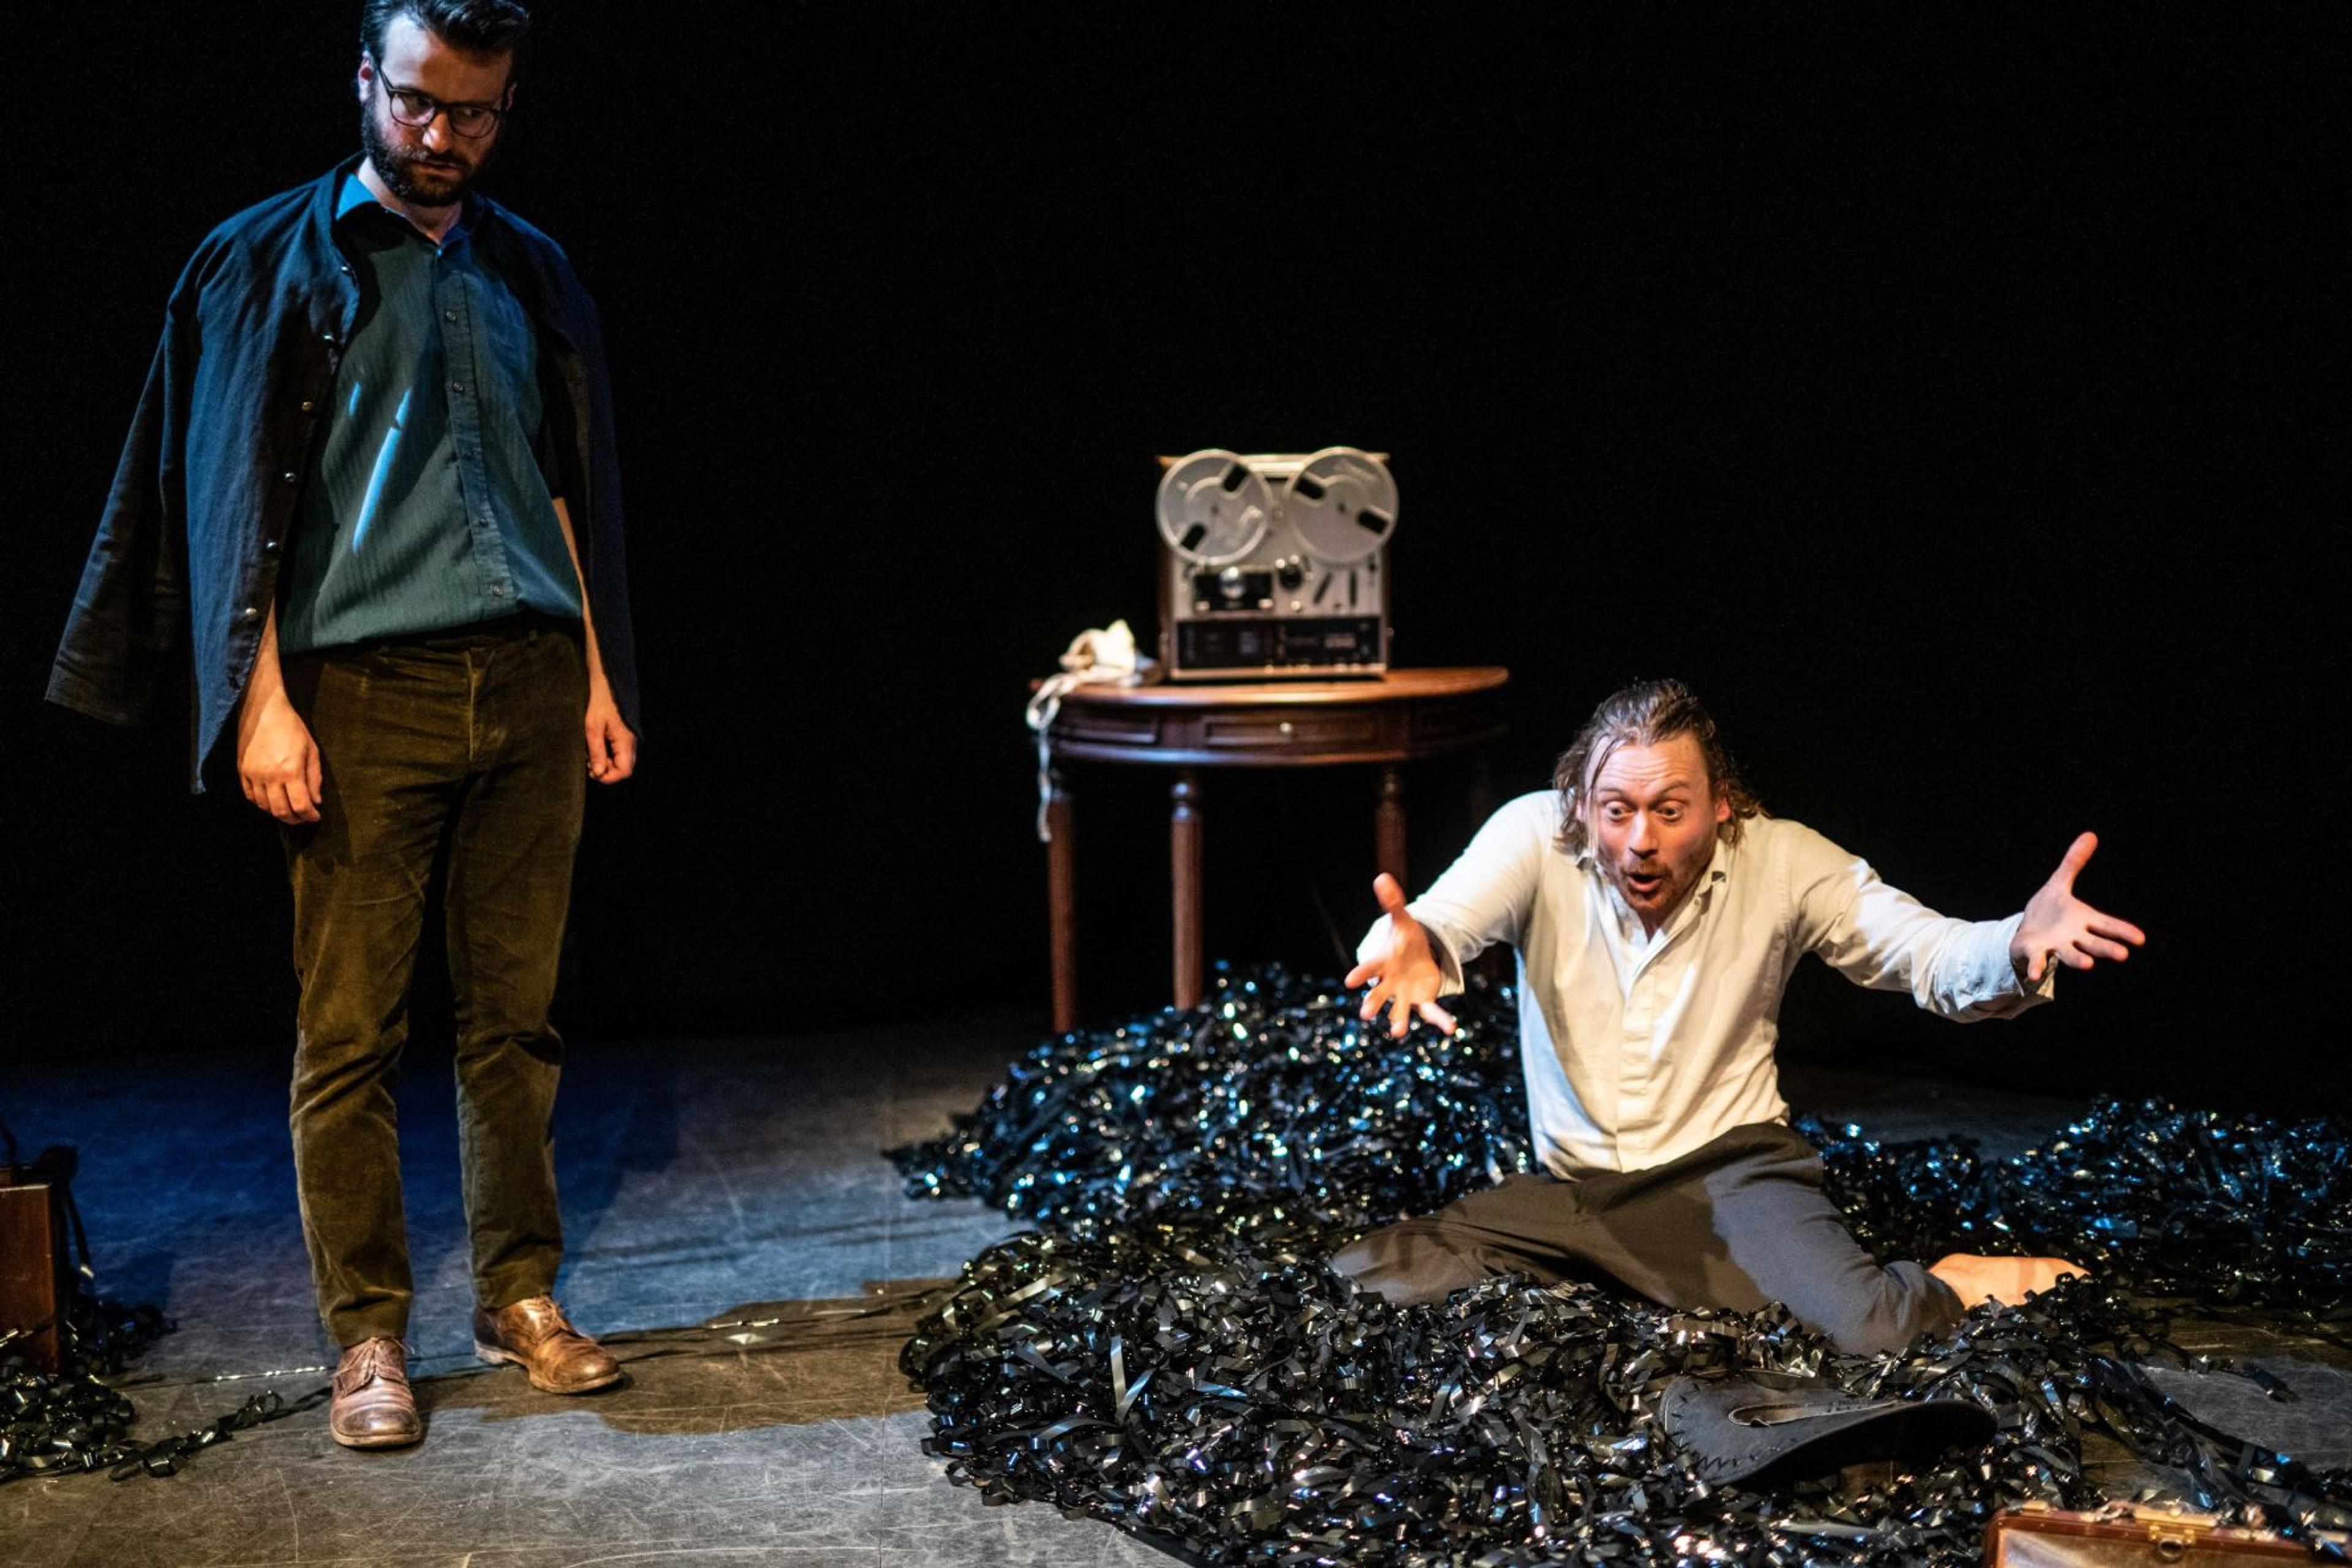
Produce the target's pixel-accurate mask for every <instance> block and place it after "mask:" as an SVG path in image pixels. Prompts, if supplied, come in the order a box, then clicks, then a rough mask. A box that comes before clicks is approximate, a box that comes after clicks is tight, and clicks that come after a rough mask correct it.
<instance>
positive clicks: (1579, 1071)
mask: <svg viewBox="0 0 2352 1568" xmlns="http://www.w3.org/2000/svg"><path fill="white" fill-rule="evenodd" d="M1553 783H1554V784H1555V786H1556V788H1555V789H1554V790H1552V791H1546V792H1541V793H1538V794H1535V795H1522V796H1521V797H1519V798H1518V799H1517V800H1515V801H1512V802H1511V803H1510V804H1509V805H1506V806H1504V807H1503V808H1502V810H1500V811H1498V812H1496V814H1495V815H1494V816H1493V817H1492V818H1490V819H1489V820H1488V821H1487V823H1486V826H1484V827H1482V828H1481V829H1480V830H1479V831H1478V834H1477V837H1475V838H1474V839H1472V841H1471V844H1470V847H1469V848H1468V849H1467V850H1465V852H1464V853H1463V855H1462V858H1460V859H1458V860H1456V861H1455V862H1454V865H1453V866H1452V867H1451V868H1448V869H1447V871H1446V872H1445V874H1444V876H1442V877H1440V878H1439V879H1437V881H1436V882H1435V883H1434V884H1433V886H1432V887H1431V888H1430V889H1429V891H1428V892H1427V893H1426V894H1424V895H1423V897H1421V898H1420V899H1417V900H1414V901H1413V902H1412V903H1411V904H1407V903H1406V902H1405V899H1404V891H1403V889H1402V888H1400V887H1398V885H1397V883H1396V880H1395V879H1394V878H1391V877H1389V876H1387V875H1385V874H1383V875H1382V876H1381V878H1380V879H1378V880H1377V881H1376V882H1375V883H1374V884H1373V890H1374V892H1375V894H1376V895H1377V896H1378V897H1379V899H1380V901H1381V908H1382V909H1383V910H1386V911H1387V912H1386V913H1385V914H1383V915H1382V916H1381V920H1380V921H1379V922H1378V923H1377V924H1375V925H1374V926H1373V927H1372V929H1371V931H1370V933H1369V934H1368V935H1367V936H1366V937H1365V938H1364V941H1363V944H1362V946H1361V947H1360V949H1359V950H1358V952H1357V956H1358V958H1359V959H1360V963H1358V964H1357V965H1356V967H1355V968H1354V969H1353V970H1351V971H1350V972H1349V975H1348V984H1349V985H1362V984H1368V983H1369V984H1370V992H1369V993H1368V994H1367V995H1366V996H1365V998H1364V1004H1363V1016H1364V1017H1365V1018H1366V1019H1367V1020H1370V1019H1372V1018H1375V1017H1377V1016H1378V1015H1379V1013H1380V1010H1381V1008H1382V1007H1388V1008H1389V1009H1390V1014H1389V1028H1390V1031H1391V1033H1392V1034H1395V1035H1399V1036H1402V1034H1404V1032H1405V1031H1406V1030H1407V1029H1408V1028H1409V1027H1411V1026H1412V1017H1413V1016H1414V1015H1415V1014H1418V1015H1419V1016H1421V1018H1423V1020H1424V1021H1426V1022H1428V1023H1430V1024H1432V1025H1433V1026H1437V1027H1439V1028H1444V1029H1451V1028H1452V1027H1453V1026H1454V1019H1453V1018H1452V1016H1450V1015H1448V1014H1447V1013H1446V1012H1445V1011H1444V1009H1443V1008H1442V1007H1440V1006H1439V1005H1438V1001H1437V999H1438V998H1439V997H1441V996H1444V995H1449V994H1454V993H1456V992H1459V991H1460V990H1461V989H1462V965H1463V964H1464V963H1466V962H1467V961H1468V960H1470V959H1471V958H1473V957H1475V955H1476V954H1477V953H1478V952H1479V951H1480V950H1481V949H1483V948H1485V947H1486V946H1487V945H1489V944H1490V943H1493V942H1509V943H1510V944H1512V946H1513V947H1515V948H1516V949H1517V952H1518V964H1519V969H1518V974H1519V1047H1520V1050H1519V1054H1520V1059H1521V1065H1522V1068H1523V1070H1524V1071H1525V1072H1526V1075H1527V1086H1528V1115H1529V1119H1530V1121H1532V1123H1533V1131H1534V1142H1535V1150H1536V1155H1537V1159H1538V1162H1539V1163H1541V1165H1542V1167H1543V1170H1542V1172H1540V1173H1536V1174H1532V1175H1523V1176H1514V1177H1512V1178H1511V1179H1509V1180H1508V1181H1507V1182H1505V1183H1504V1184H1502V1185H1501V1186H1499V1187H1496V1188H1492V1189H1489V1190H1487V1191H1486V1192H1481V1193H1475V1194H1471V1195H1470V1196H1468V1197H1466V1198H1464V1199H1462V1200H1461V1201H1460V1202H1458V1203H1454V1204H1451V1205H1447V1206H1446V1207H1445V1208H1444V1209H1441V1210H1440V1211H1438V1212H1437V1213H1436V1214H1434V1215H1429V1216H1428V1217H1426V1218H1423V1219H1413V1220H1407V1221H1405V1222H1403V1223H1402V1224H1400V1225H1394V1226H1388V1227H1386V1228H1384V1229H1381V1230H1377V1231H1374V1232H1372V1233H1371V1234H1370V1235H1369V1236H1366V1237H1363V1238H1362V1239H1360V1240H1359V1241H1357V1242H1355V1243H1354V1244H1353V1245H1351V1246H1349V1247H1347V1248H1345V1249H1343V1250H1342V1251H1341V1252H1340V1253H1339V1255H1338V1256H1337V1257H1336V1258H1333V1259H1332V1264H1333V1267H1335V1268H1339V1269H1340V1270H1341V1271H1343V1272H1345V1273H1347V1274H1349V1275H1350V1276H1352V1277H1354V1279H1356V1280H1357V1282H1358V1283H1359V1284H1360V1285H1362V1286H1363V1287H1364V1288H1366V1289H1370V1290H1374V1291H1377V1292H1378V1293H1379V1294H1381V1296H1383V1297H1385V1298H1387V1299H1388V1300H1391V1301H1395V1302H1398V1303H1400V1304H1403V1303H1408V1302H1414V1301H1432V1300H1443V1299H1444V1297H1445V1296H1446V1295H1448V1294H1450V1293H1451V1292H1452V1291H1454V1290H1455V1289H1459V1288H1460V1287H1462V1286H1464V1285H1467V1284H1470V1283H1472V1282H1474V1281H1475V1280H1478V1279H1485V1278H1487V1277H1489V1276H1491V1275H1495V1274H1500V1273H1506V1272H1514V1273H1520V1274H1526V1275H1531V1276H1533V1277H1534V1278H1536V1279H1541V1280H1546V1281H1552V1280H1558V1279H1564V1278H1572V1277H1580V1276H1588V1275H1592V1274H1603V1275H1607V1276H1609V1277H1612V1278H1613V1279H1617V1280H1619V1281H1620V1282H1622V1283H1623V1284H1624V1285H1626V1286H1628V1287H1630V1288H1632V1289H1635V1290H1638V1291H1640V1292H1641V1293H1642V1294H1643V1295H1644V1296H1647V1297H1649V1298H1651V1299H1652V1300H1656V1301H1661V1302H1664V1304H1666V1305H1667V1306H1670V1307H1727V1308H1733V1309H1736V1310H1742V1311H1752V1310H1755V1309H1757V1308H1759V1307H1761V1306H1762V1305H1764V1303H1766V1302H1767V1301H1781V1302H1784V1303H1786V1304H1787V1305H1788V1307H1789V1309H1790V1310H1791V1311H1792V1312H1794V1313H1795V1314H1796V1316H1797V1318H1798V1319H1799V1321H1801V1322H1803V1323H1805V1324H1806V1325H1808V1326H1809V1327H1811V1328H1813V1329H1816V1330H1819V1331H1821V1332H1822V1333H1823V1334H1824V1335H1826V1336H1827V1337H1828V1338H1829V1340H1830V1341H1831V1342H1832V1344H1834V1345H1836V1346H1837V1348H1838V1349H1840V1350H1842V1351H1847V1352H1860V1353H1870V1352H1881V1351H1891V1350H1899V1349H1901V1348H1902V1347H1903V1346H1905V1345H1906V1344H1908V1343H1909V1342H1911V1340H1912V1339H1913V1337H1914V1336H1916V1334H1918V1333H1920V1332H1921V1331H1928V1332H1932V1333H1942V1332H1945V1331H1948V1330H1950V1329H1951V1328H1952V1327H1953V1326H1954V1325H1955V1324H1957V1323H1958V1321H1959V1319H1960V1317H1961V1314H1962V1311H1963V1303H1972V1302H1976V1301H1981V1300H1985V1299H1986V1298H1988V1297H1990V1298H1992V1299H1994V1300H2007V1301H2013V1300H2018V1299H2019V1298H2020V1297H2021V1295H2022V1294H2023V1293H2024V1292H2025V1291H2026V1290H2029V1289H2033V1290H2040V1289H2048V1288H2049V1287H2050V1286H2051V1285H2053V1284H2054V1283H2055V1282H2056V1281H2057V1279H2058V1278H2059V1277H2060V1275H2061V1274H2062V1273H2063V1272H2066V1271H2070V1270H2072V1269H2073V1267H2074V1266H2073V1265H2071V1264H2068V1263H2066V1262H2064V1261H2063V1259H2059V1258H1979V1257H1974V1256H1970V1255H1966V1254H1954V1255H1952V1256H1951V1257H1948V1258H1944V1259H1942V1260H1941V1261H1939V1262H1937V1263H1936V1264H1935V1265H1934V1266H1932V1267H1931V1268H1921V1267H1920V1266H1919V1265H1918V1264H1916V1263H1895V1264H1892V1265H1890V1266H1887V1267H1885V1268H1881V1267H1880V1266H1879V1265H1878V1264H1877V1263H1876V1262H1875V1261H1874V1259H1873V1258H1871V1256H1870V1255H1869V1254H1868V1253H1866V1252H1864V1250H1863V1249H1862V1247H1860V1246H1859V1245H1858V1244H1857V1243H1856V1242H1855V1241H1854V1239H1853V1235H1852V1234H1851V1233H1850V1232H1849V1231H1848V1230H1847V1228H1846V1226H1845V1222H1844V1219H1843V1216H1842V1215H1840V1214H1839V1213H1838V1210H1837V1208H1836V1206H1835V1205H1833V1204H1832V1203H1831V1202H1830V1200H1829V1198H1828V1197H1827V1196H1826V1195H1824V1194H1823V1193H1822V1166H1821V1161H1820V1159H1819V1157H1818V1156H1817V1155H1816V1154H1815V1153H1814V1152H1813V1149H1812V1146H1811V1144H1809V1143H1807V1142H1805V1140H1804V1139H1803V1138H1802V1137H1801V1136H1799V1135H1798V1134H1797V1133H1796V1132H1795V1131H1792V1130H1791V1129H1790V1127H1789V1125H1788V1115H1789V1108H1788V1106H1787V1105H1786V1104H1785V1103H1783V1102H1782V1100H1781V1099H1780V1089H1779V1080H1778V1074H1777V1072H1776V1070H1775V1068H1774V1065H1773V1057H1772V1048H1773V1043H1774V1041H1775V1039H1776V1038H1777V1037H1778V1035H1779V1025H1778V1016H1779V1013H1780V998H1781V994H1782V993H1783V992H1784V991H1785V990H1786V988H1787V986H1788V983H1789V975H1790V973H1791V972H1792V971H1793V970H1794V969H1795V968H1796V965H1797V960H1798V959H1799V958H1800V957H1801V956H1802V955H1803V954H1805V953H1808V952H1811V953H1818V954H1819V955H1820V956H1821V957H1822V959H1823V960H1824V961H1825V962H1827V963H1829V964H1830V965H1831V966H1832V968H1834V969H1836V970H1837V971H1838V973H1841V974H1843V975H1844V976H1845V977H1846V978H1848V979H1849V980H1852V981H1853V982H1854V983H1856V984H1862V985H1868V986H1872V987H1874V988H1876V989H1881V990H1907V991H1908V992H1910V993H1911V995H1912V997H1913V999H1914V1000H1916V1002H1917V1003H1918V1004H1919V1005H1920V1006H1922V1007H1925V1008H1927V1009H1929V1010H1931V1011H1933V1012H1935V1013H1937V1014H1940V1015H1941V1016H1944V1017H1947V1018H1955V1019H1958V1020H1961V1021H1963V1022H1967V1021H1972V1020H1975V1019H1979V1018H2003V1017H2009V1016H2013V1015H2015V1014H2018V1013H2021V1012H2023V1011H2024V1010H2025V1009H2026V1008H2028V1007H2031V1006H2033V1005H2036V1004H2038V1003H2040V1002H2043V1001H2046V1000H2048V998H2049V996H2050V994H2051V989H2052V983H2053V980H2054V978H2055V975H2056V966H2057V965H2058V964H2060V963H2063V964H2065V965H2067V966H2068V967H2070V968H2074V969H2089V968H2091V967H2092V966H2093V964H2094V963H2096V962H2097V961H2098V960H2100V959H2109V960H2115V961H2118V962H2120V961H2121V960H2122V959H2123V958H2124V957H2125V955H2126V953H2127V952H2129V948H2128V947H2127V946H2126V943H2129V944H2132V945H2137V944H2139V943H2141V942H2144V941H2146V940H2147V939H2146V938H2145V937H2144V936H2143V935H2142V934H2141V932H2140V931H2139V929H2138V928H2137V927H2136V926H2133V925H2131V924H2129V923H2127V922H2126V921H2119V920H2116V919H2114V918H2113V917H2111V916H2108V915H2105V914H2102V913H2100V912H2099V911H2098V910H2095V909H2092V908H2091V907H2090V906H2089V905H2087V904H2084V902H2082V901H2081V900H2078V899H2076V898H2075V897H2074V877H2075V874H2076V873H2077V872H2079V871H2080V870H2081V869H2082V868H2083V865H2084V862H2085V861H2087V860H2088V859H2089V858H2091V852H2092V851H2093V850H2094V849H2095V848H2096V847H2098V840H2097V839H2096V838H2095V837H2093V836H2092V835H2090V834H2088V833H2085V834H2084V835H2083V836H2082V837H2079V838H2077V839H2075V841H2074V846H2073V847H2071V848H2069V849H2068V850H2067V851H2066V856H2065V858H2064V859H2063V860H2061V861H2060V862H2059V865H2058V869H2057V870H2056V871H2055V872H2053V874H2052V875H2051V878H2050V879H2049V880H2048V881H2047V882H2045V883H2044V884H2042V888H2041V889H2040V890H2039V891H2038V892H2036V893H2035V894H2034V895H2033V897H2032V900H2030V901H2029V902H2028V903H2027V904H2026V906H2025V909H2024V910H2023V911H2022V912H2021V913H2019V914H2015V915H2011V917H2010V918H2009V919H2007V920H2005V921H1982V922H1976V923H1971V922H1969V921H1956V920H1948V919H1946V918H1944V917H1943V916H1941V915H1938V914H1936V913H1934V912H1933V911H1932V910H1927V909H1925V908H1923V907H1921V905H1920V904H1919V903H1918V902H1917V900H1914V899H1912V898H1911V897H1910V896H1908V895H1907V894H1905V893H1901V892H1898V891H1896V890H1895V889H1893V888H1890V887H1888V886H1887V885H1886V884H1885V883H1884V882H1882V881H1880V880H1879V879H1878V876H1877V874H1876V873H1875V872H1874V871H1873V870H1872V869H1871V868H1870V867H1869V866H1868V865H1867V864H1865V863H1864V862H1863V861H1861V860H1858V859H1856V858H1854V857H1853V856H1852V855H1849V854H1847V853H1846V852H1845V851H1843V850H1842V849H1840V848H1838V847H1837V846H1835V845H1833V844H1832V843H1831V842H1830V841H1829V840H1828V839H1826V838H1824V837H1822V836H1821V835H1820V834H1818V833H1815V832H1814V831H1812V830H1811V828H1808V827H1804V826H1800V825H1799V824H1797V823H1794V822H1786V821H1781V820H1779V819H1776V818H1773V817H1770V816H1766V815H1765V813H1764V810H1763V808H1762V807H1761V806H1760V805H1758V804H1757V801H1756V798H1755V796H1754V795H1751V794H1749V793H1748V789H1747V786H1746V785H1744V784H1742V783H1741V782H1740V780H1739V778H1738V774H1737V773H1736V772H1735V771H1734V770H1733V768H1732V765H1731V761H1730V758H1729V756H1728V755H1727V752H1725V750H1724V747H1723V745H1722V742H1720V741H1719V740H1717V736H1716V729H1715V721H1714V720H1713V719H1712V718H1710V717H1709V716H1708V714H1707V712H1706V709H1705V708H1703V707H1702V706H1700V704H1699V702H1698V700H1697V699H1696V698H1695V697H1693V696H1692V695H1691V693H1690V691H1689V690H1688V689H1686V688H1685V687H1684V686H1683V685H1682V684H1681V683H1680V682H1678V681H1671V680H1667V681H1653V682H1644V683H1643V684H1640V685H1636V686H1632V687H1628V688H1627V689H1624V690H1622V691H1620V692H1618V693H1617V694H1615V695H1614V696H1612V697H1611V698H1609V699H1608V700H1606V701H1604V702H1602V703H1601V706H1600V707H1599V708H1598V709H1596V710H1594V712H1593V715H1592V718H1591V721H1588V722H1587V723H1586V725H1585V726H1584V729H1583V731H1582V732H1581V733H1580V734H1579V735H1578V736H1577V738H1576V742H1575V743H1574V744H1573V745H1571V746H1570V748H1569V750H1568V752H1567V754H1566V755H1564V756H1563V757H1561V759H1560V762H1559V770H1558V772H1557V773H1556V774H1555V776H1554V779H1553Z"/></svg>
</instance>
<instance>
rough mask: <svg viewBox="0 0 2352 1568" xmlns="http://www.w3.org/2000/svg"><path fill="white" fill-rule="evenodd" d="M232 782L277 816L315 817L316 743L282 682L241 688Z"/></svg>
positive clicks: (318, 793)
mask: <svg viewBox="0 0 2352 1568" xmlns="http://www.w3.org/2000/svg"><path fill="white" fill-rule="evenodd" d="M236 782H237V784H238V785H239V786H240V787H242V788H243V789H244V791H245V798H246V799H247V800H249V801H251V802H253V804H254V805H257V806H259V807H260V808H261V809H262V810H264V811H266V812H268V814H269V815H270V816H274V817H276V818H277V819H278V821H280V822H283V823H288V824H292V823H297V822H316V821H318V820H319V802H320V799H322V798H323V795H322V786H323V784H325V782H326V781H325V777H324V775H323V773H321V772H320V766H319V747H318V743H317V742H314V741H312V740H311V739H310V726H309V725H307V724H305V723H303V722H302V716H301V715H300V714H299V713H297V712H295V711H294V705H293V704H292V703H291V702H289V701H288V700H286V692H285V690H284V689H283V688H282V687H275V686H273V688H272V689H269V690H266V691H264V690H258V689H253V690H248V691H247V693H246V700H245V702H244V704H243V705H242V706H241V707H240V708H239V709H238V710H237V716H236Z"/></svg>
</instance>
